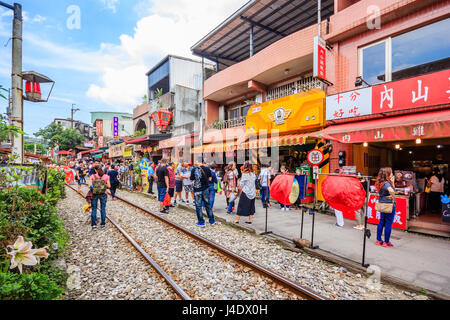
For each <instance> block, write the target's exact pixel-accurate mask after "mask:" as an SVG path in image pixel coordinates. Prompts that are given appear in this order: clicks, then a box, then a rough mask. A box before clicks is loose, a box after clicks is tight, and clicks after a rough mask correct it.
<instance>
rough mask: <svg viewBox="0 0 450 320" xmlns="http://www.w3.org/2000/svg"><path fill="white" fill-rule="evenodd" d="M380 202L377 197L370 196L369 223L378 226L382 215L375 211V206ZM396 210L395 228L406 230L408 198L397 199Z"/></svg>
mask: <svg viewBox="0 0 450 320" xmlns="http://www.w3.org/2000/svg"><path fill="white" fill-rule="evenodd" d="M377 200H378V196H377V195H374V194H372V195H370V198H369V206H368V208H367V222H368V223H373V224H378V223H379V222H380V218H381V214H380V213H379V212H377V210H375V204H376V202H377ZM396 203H397V206H396V210H395V217H394V223H393V225H392V227H393V228H396V229H402V230H406V217H407V215H408V212H407V210H408V204H407V199H406V198H396Z"/></svg>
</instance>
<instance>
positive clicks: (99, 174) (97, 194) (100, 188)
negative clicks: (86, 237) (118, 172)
mask: <svg viewBox="0 0 450 320" xmlns="http://www.w3.org/2000/svg"><path fill="white" fill-rule="evenodd" d="M94 169H95V174H93V175H92V176H91V180H90V182H91V186H90V188H91V190H92V194H93V197H92V203H91V206H92V214H91V220H92V230H97V207H98V201H99V200H100V215H101V219H102V222H101V227H102V228H105V226H106V202H107V200H108V195H107V189H109V188H111V183H110V182H109V176H108V175H107V174H105V172H104V171H103V170H102V167H101V165H96V166H95V168H94Z"/></svg>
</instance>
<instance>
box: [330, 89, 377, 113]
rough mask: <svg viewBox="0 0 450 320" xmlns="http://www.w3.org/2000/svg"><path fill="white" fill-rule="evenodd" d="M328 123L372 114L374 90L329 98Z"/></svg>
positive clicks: (346, 93) (356, 91) (344, 93)
mask: <svg viewBox="0 0 450 320" xmlns="http://www.w3.org/2000/svg"><path fill="white" fill-rule="evenodd" d="M326 103H327V107H326V114H327V121H331V120H339V119H345V118H352V117H360V116H367V115H370V114H372V88H364V89H360V90H355V91H349V92H343V93H340V94H337V95H334V96H329V97H327V100H326Z"/></svg>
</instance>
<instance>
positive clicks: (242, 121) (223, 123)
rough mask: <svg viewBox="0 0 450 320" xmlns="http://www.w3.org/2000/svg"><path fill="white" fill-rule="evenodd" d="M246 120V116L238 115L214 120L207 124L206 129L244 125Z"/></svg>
mask: <svg viewBox="0 0 450 320" xmlns="http://www.w3.org/2000/svg"><path fill="white" fill-rule="evenodd" d="M246 121H247V117H239V118H235V119H229V120H224V121H216V122H213V123H212V124H210V125H207V126H206V129H217V130H222V129H229V128H236V127H243V126H245V124H246Z"/></svg>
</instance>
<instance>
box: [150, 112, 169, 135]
mask: <svg viewBox="0 0 450 320" xmlns="http://www.w3.org/2000/svg"><path fill="white" fill-rule="evenodd" d="M172 117H173V113H172V112H170V111H169V110H159V111H158V112H155V113H153V114H152V119H153V121H154V122H155V125H156V126H157V127H158V128H159V130H164V129H166V128H167V127H168V126H169V123H170V121H171V120H172Z"/></svg>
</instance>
